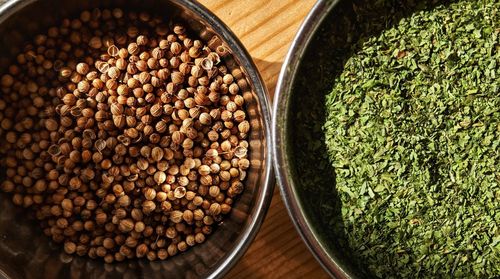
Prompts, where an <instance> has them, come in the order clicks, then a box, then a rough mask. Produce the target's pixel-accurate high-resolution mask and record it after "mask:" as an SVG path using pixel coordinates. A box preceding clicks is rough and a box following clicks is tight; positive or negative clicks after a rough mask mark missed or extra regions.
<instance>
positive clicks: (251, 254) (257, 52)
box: [200, 0, 328, 279]
mask: <svg viewBox="0 0 500 279" xmlns="http://www.w3.org/2000/svg"><path fill="white" fill-rule="evenodd" d="M200 2H201V3H202V4H203V5H205V6H206V7H207V8H209V9H210V10H211V11H212V12H214V13H215V14H216V15H217V16H218V17H219V18H220V19H222V21H224V22H225V23H226V24H227V25H228V26H229V28H231V30H232V31H233V32H234V33H235V34H236V35H237V36H238V37H239V38H240V40H241V41H242V42H243V44H244V45H245V47H246V48H247V50H248V51H249V52H250V54H251V56H252V58H253V60H254V62H255V63H256V64H257V67H258V68H259V71H260V73H261V75H262V78H263V79H264V81H265V83H266V85H267V88H268V90H269V93H270V95H271V97H272V96H273V93H274V89H275V85H276V81H277V78H278V74H279V71H280V69H281V65H282V63H283V60H284V58H285V55H286V53H287V51H288V48H289V47H290V43H291V42H292V40H293V38H294V37H295V34H296V33H297V30H298V28H299V26H300V24H301V22H302V21H303V19H304V18H305V16H306V15H307V13H308V12H309V11H310V9H311V8H312V6H313V5H314V0H224V1H221V0H200ZM226 278H315V279H316V278H328V276H327V274H326V273H325V272H324V271H323V269H322V268H321V266H320V265H319V264H318V263H317V262H316V260H315V259H314V257H313V256H312V254H311V253H310V252H309V250H308V249H307V247H306V246H305V244H304V243H303V242H302V240H301V239H300V237H299V235H298V234H297V232H296V231H295V228H294V226H293V224H292V222H291V220H290V218H289V216H288V214H287V212H286V209H285V206H284V204H283V202H282V200H281V197H280V195H279V191H278V188H277V187H276V189H275V191H274V196H273V200H272V202H271V206H270V208H269V211H268V213H267V216H266V219H265V221H264V224H263V226H262V227H261V230H260V232H259V234H258V235H257V237H256V239H255V241H254V242H253V243H252V245H251V246H250V248H249V249H248V251H247V252H246V254H245V255H244V256H243V258H242V259H241V260H240V262H239V263H237V265H236V266H235V267H234V268H233V269H232V270H231V272H230V273H229V274H228V275H227V277H226Z"/></svg>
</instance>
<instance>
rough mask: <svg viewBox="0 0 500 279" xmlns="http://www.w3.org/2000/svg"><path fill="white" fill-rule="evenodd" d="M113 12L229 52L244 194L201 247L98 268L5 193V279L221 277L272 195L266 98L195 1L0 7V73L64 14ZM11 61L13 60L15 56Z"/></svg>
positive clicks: (233, 46)
mask: <svg viewBox="0 0 500 279" xmlns="http://www.w3.org/2000/svg"><path fill="white" fill-rule="evenodd" d="M97 7H100V8H106V7H110V8H115V7H119V8H122V9H124V10H125V11H130V10H134V11H148V12H151V13H152V14H155V15H160V16H162V17H163V18H165V21H166V22H169V21H172V22H183V23H185V24H187V25H188V26H189V27H190V28H191V31H192V34H191V35H192V36H195V37H199V38H201V39H203V40H204V41H210V40H212V39H213V40H216V41H218V42H219V43H220V44H224V45H225V46H226V47H227V48H228V49H229V50H230V55H229V56H228V57H226V58H225V60H224V61H225V62H226V64H227V65H228V68H230V69H234V68H235V67H240V68H241V69H242V71H243V73H244V77H243V79H244V80H245V81H246V86H244V87H241V88H242V89H243V92H244V93H243V97H244V98H245V101H246V103H247V112H248V115H249V118H250V121H249V122H250V125H251V132H250V135H249V144H250V152H249V159H250V161H251V168H250V169H249V171H248V172H247V178H246V181H245V190H244V192H243V193H242V195H241V196H240V197H239V198H238V200H237V201H235V204H234V207H233V210H232V212H231V214H230V215H229V216H227V218H225V219H224V220H223V222H222V223H221V224H220V225H219V226H218V227H217V228H216V229H215V230H214V233H213V234H212V235H210V236H209V237H208V238H207V241H206V242H205V243H203V244H202V245H198V246H195V247H194V248H191V249H189V250H188V251H187V252H185V253H182V254H180V255H177V256H175V257H172V258H169V259H168V260H165V261H156V262H148V261H145V260H144V261H142V260H133V261H126V262H124V263H119V264H118V263H116V264H104V263H103V262H101V261H97V260H90V259H88V258H81V257H71V256H68V255H65V254H64V253H62V249H61V247H60V246H58V245H53V243H51V242H49V240H48V238H47V237H45V236H44V235H43V233H42V232H41V230H40V229H39V228H38V226H37V224H36V222H35V221H34V220H33V218H32V217H31V215H30V214H29V212H25V211H23V210H22V209H19V208H16V207H14V206H13V204H12V203H11V202H10V196H9V195H6V194H0V277H6V278H67V277H70V276H71V278H80V277H82V278H83V277H85V278H97V277H99V278H212V277H220V276H222V275H223V274H224V273H225V272H227V271H228V270H229V269H230V267H231V266H232V265H233V264H234V262H235V261H236V260H237V259H238V258H239V257H240V256H241V255H242V254H243V253H244V251H245V250H246V248H247V247H248V245H249V244H250V242H251V240H252V239H253V237H254V236H255V234H256V231H257V230H258V228H259V227H260V224H261V222H262V220H263V216H264V214H265V211H266V209H267V207H268V205H269V202H270V197H271V193H272V186H273V182H272V178H271V175H272V174H271V168H270V163H269V161H270V156H269V155H268V147H267V142H268V141H269V133H268V130H269V129H268V125H269V124H268V123H269V111H268V108H267V99H266V98H267V95H266V91H265V88H264V86H263V83H262V81H261V78H260V76H259V75H258V73H257V71H256V68H255V66H254V64H253V62H252V61H251V59H250V56H249V55H248V54H247V52H246V51H245V50H244V49H243V48H242V46H241V44H240V43H239V42H238V41H237V39H236V38H235V37H234V35H233V34H232V33H231V32H230V31H229V30H228V29H227V27H226V26H225V25H223V24H222V23H221V22H220V21H218V19H217V18H216V17H215V16H214V15H212V14H211V13H210V12H208V11H207V10H206V9H205V8H204V7H202V6H201V5H200V4H198V3H196V2H194V1H180V0H156V1H140V0H132V1H129V0H127V1H125V0H116V1H111V0H105V1H98V0H91V1H61V0H47V1H36V0H26V1H9V2H8V4H6V5H3V6H1V7H0V34H2V36H3V37H4V39H3V40H2V41H1V42H0V53H2V55H1V57H0V73H2V72H4V71H5V70H6V65H8V63H9V61H11V59H12V57H13V56H12V54H16V53H18V52H19V50H20V49H22V46H23V43H24V42H26V40H29V39H30V38H33V36H34V35H35V34H38V33H39V32H44V31H45V30H46V29H47V28H48V27H50V26H52V25H56V24H57V23H58V22H59V21H60V20H61V19H63V18H64V17H68V16H69V17H78V15H79V13H80V12H81V11H82V10H84V9H93V8H97ZM14 57H15V56H14Z"/></svg>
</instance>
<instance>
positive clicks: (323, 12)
mask: <svg viewBox="0 0 500 279" xmlns="http://www.w3.org/2000/svg"><path fill="white" fill-rule="evenodd" d="M389 2H390V3H389ZM396 2H398V1H396ZM420 2H421V1H420ZM420 2H419V1H408V5H406V4H405V5H401V7H400V8H394V2H392V1H373V0H345V1H341V0H318V2H317V3H316V5H315V6H314V7H313V9H312V11H311V12H310V13H309V15H308V16H307V18H306V20H305V21H304V23H303V24H302V26H301V28H300V31H299V33H298V35H297V36H296V38H295V39H294V41H293V44H292V47H291V49H290V51H289V52H288V55H287V57H286V60H285V63H284V65H283V68H282V70H281V73H280V76H279V80H278V85H277V87H276V93H275V95H274V98H275V99H274V108H273V123H272V125H273V157H274V158H273V159H274V165H275V170H276V172H277V178H278V182H279V185H280V190H281V194H282V196H283V200H284V202H285V205H286V207H287V210H288V213H289V215H290V216H291V218H292V220H293V222H294V224H295V227H296V228H297V230H298V231H299V233H300V235H301V236H302V238H303V240H304V241H305V242H306V244H307V246H308V247H309V249H310V250H311V251H312V253H313V254H314V255H315V257H316V259H317V260H318V261H319V262H320V263H321V265H322V266H323V267H324V269H325V270H326V271H327V272H328V273H329V274H330V275H331V276H335V277H337V278H372V277H375V276H374V274H371V273H370V271H369V270H366V265H364V263H363V258H361V257H360V256H358V255H359V253H357V252H356V251H353V250H352V249H351V248H350V247H349V244H348V237H347V235H346V232H345V230H344V224H343V220H342V214H341V210H342V204H341V201H340V198H339V195H338V193H337V192H336V187H335V181H336V180H335V169H334V168H333V167H332V166H331V163H330V162H329V160H328V158H327V157H328V156H327V155H326V154H327V152H328V149H327V147H326V145H325V139H324V135H323V133H322V132H321V127H322V126H323V124H324V123H325V121H326V119H325V118H326V111H325V97H326V95H327V94H328V93H329V92H331V90H332V88H333V86H334V84H333V82H334V80H335V77H338V76H339V75H340V74H341V73H342V71H343V67H344V64H345V63H346V61H347V60H348V59H349V58H350V57H351V56H352V54H353V53H355V52H356V51H357V50H359V49H360V48H361V47H362V44H363V42H365V41H366V40H367V39H368V38H370V37H373V36H374V37H378V36H380V34H381V32H383V31H384V30H385V29H387V28H389V27H390V26H391V25H393V24H396V23H397V22H399V21H400V19H401V18H403V17H406V16H408V15H411V14H413V13H415V12H418V11H419V10H422V9H426V8H429V7H426V6H425V5H420ZM405 3H406V2H405ZM437 3H442V2H441V1H433V3H432V5H437ZM379 264H380V265H383V264H385V263H383V262H380V263H379Z"/></svg>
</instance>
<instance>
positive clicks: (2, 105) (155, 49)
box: [0, 9, 249, 263]
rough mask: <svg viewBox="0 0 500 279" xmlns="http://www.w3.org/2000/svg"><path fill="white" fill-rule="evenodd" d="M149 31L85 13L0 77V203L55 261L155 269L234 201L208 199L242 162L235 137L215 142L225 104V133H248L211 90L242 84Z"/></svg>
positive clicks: (220, 192)
mask: <svg viewBox="0 0 500 279" xmlns="http://www.w3.org/2000/svg"><path fill="white" fill-rule="evenodd" d="M84 18H85V19H86V20H83V19H84ZM124 19H126V20H124ZM97 26H114V27H116V28H111V29H112V30H115V29H116V30H125V31H126V34H116V33H114V31H109V30H107V29H105V30H96V27H97ZM162 26H163V25H162V24H161V23H160V22H159V21H158V20H156V19H155V20H152V18H151V16H150V15H148V14H147V13H140V15H139V16H137V14H136V13H130V14H126V13H123V11H121V10H120V9H114V10H106V9H105V10H95V11H94V12H90V11H84V12H83V13H82V14H81V16H80V19H72V20H69V19H65V20H63V21H62V23H61V24H60V26H59V28H57V27H54V28H51V29H50V31H49V33H51V34H52V35H53V36H50V34H49V36H45V35H41V36H36V37H35V42H34V43H32V44H28V45H27V46H25V47H24V48H21V49H24V52H22V53H20V54H19V55H18V57H19V59H18V61H19V63H17V64H16V65H14V66H13V67H9V71H8V72H7V73H5V74H3V75H1V76H0V90H1V91H2V95H1V97H0V115H1V116H2V120H1V123H0V128H1V129H0V137H1V141H0V143H1V144H0V155H1V156H0V157H1V158H2V159H3V160H2V161H1V166H2V168H4V169H6V177H5V180H4V181H3V182H2V184H1V189H2V190H3V191H5V192H8V193H12V200H13V202H14V203H15V204H16V205H20V206H24V207H28V208H31V209H32V210H33V211H34V212H35V213H36V214H35V215H36V217H37V218H38V219H39V221H40V224H41V226H42V228H43V229H44V232H45V233H46V234H47V236H49V237H51V238H52V240H54V241H55V242H60V243H64V251H65V252H66V253H68V254H74V253H76V254H77V255H88V256H89V257H91V258H98V257H99V258H103V259H104V261H105V262H107V263H110V262H113V261H123V260H125V259H126V258H133V257H138V258H142V257H145V258H147V259H149V260H156V259H166V258H168V257H169V256H173V255H175V254H177V253H178V252H179V251H181V252H182V251H185V250H187V249H188V248H189V247H191V246H194V245H196V244H197V243H202V242H203V241H204V240H205V237H206V235H207V234H210V233H211V232H212V230H213V229H212V227H213V226H216V225H217V224H218V222H221V221H222V220H223V215H226V214H228V213H229V212H230V209H231V207H232V204H231V202H225V200H226V199H227V197H229V196H231V197H233V196H234V194H235V193H236V192H238V193H241V191H242V190H243V188H242V186H241V187H239V188H238V189H239V190H238V191H236V192H235V191H234V189H233V190H231V191H230V188H228V187H223V186H219V184H221V183H222V181H225V183H233V184H234V183H236V182H241V181H240V180H243V178H241V177H240V176H237V175H234V176H232V177H227V175H226V177H225V179H222V176H221V175H222V174H221V173H220V172H219V171H218V170H219V169H220V166H219V165H220V164H224V165H228V164H229V165H231V164H233V165H234V171H233V172H237V173H239V171H241V172H243V171H244V169H245V168H247V167H248V165H249V160H248V159H246V158H247V154H246V153H244V155H243V153H241V152H238V154H239V156H236V155H235V150H236V147H237V146H238V145H240V144H243V145H245V143H246V145H247V146H248V143H247V141H246V138H247V134H246V133H243V132H241V131H240V130H241V129H240V130H238V129H232V130H224V131H223V130H222V129H221V128H220V127H221V126H220V125H221V122H220V121H219V117H218V115H220V113H224V112H226V111H227V110H228V109H227V108H226V107H227V106H228V103H230V105H229V108H230V109H231V111H232V112H235V111H237V112H238V113H237V116H238V117H237V119H227V120H225V125H226V126H228V125H229V126H231V127H236V126H237V125H238V124H237V123H239V124H242V123H244V119H247V116H246V111H245V104H244V102H239V101H238V98H239V97H241V98H242V94H243V91H242V90H240V89H239V88H236V87H234V86H233V90H232V91H231V92H229V91H227V90H226V91H224V90H222V89H221V88H220V86H219V84H220V83H222V80H223V79H226V80H231V83H232V84H235V83H236V82H238V81H239V80H240V79H243V78H244V77H243V76H239V77H234V76H232V75H230V74H222V73H227V69H226V66H225V65H224V61H222V60H220V59H219V58H218V55H217V54H215V53H214V52H213V51H214V49H211V48H209V47H207V46H205V45H204V43H203V42H202V41H200V40H197V39H195V38H192V39H191V38H188V34H187V33H186V32H187V31H188V30H187V29H186V28H185V27H184V26H182V25H178V24H176V25H174V26H173V29H172V31H171V32H170V33H169V32H167V30H166V29H165V28H164V27H162ZM67 30H71V33H70V34H68V32H67ZM54 34H55V35H54ZM88 34H93V35H94V36H93V37H91V38H88V40H89V41H88V46H82V44H81V41H82V38H83V36H87V35H88ZM97 34H98V35H97ZM80 37H82V38H80ZM37 38H38V39H37ZM40 38H45V39H44V40H40ZM58 47H61V48H58ZM82 48H83V49H82ZM34 57H36V61H35V60H34ZM209 57H210V59H214V57H215V58H217V59H216V60H217V62H216V63H214V62H212V60H207V59H209ZM198 59H199V60H198ZM38 60H40V61H38ZM201 61H205V62H204V63H203V65H202V66H200V63H201ZM45 64H51V65H54V67H39V66H38V65H45ZM55 65H57V67H55ZM209 72H210V73H211V74H209ZM209 94H211V96H212V97H210V98H209V97H208V96H209ZM223 97H224V98H223ZM241 100H243V99H241ZM6 104H10V105H9V106H7V105H6ZM212 111H217V112H219V114H216V113H212ZM226 114H227V112H226ZM233 121H234V122H237V123H234V124H233ZM16 123H17V124H16ZM247 124H248V123H247ZM243 128H244V129H243V130H244V131H246V132H248V129H249V127H243ZM227 131H228V132H227ZM223 132H224V133H228V134H227V135H225V136H222V135H221V133H223ZM227 139H231V141H229V140H227ZM223 141H226V142H227V143H226V144H225V150H224V151H223V150H222V149H221V148H220V146H221V143H222V142H223ZM233 144H234V146H233ZM240 161H241V163H240ZM238 185H239V184H238ZM241 185H243V184H241ZM209 188H210V189H211V190H210V191H209ZM208 217H209V218H208Z"/></svg>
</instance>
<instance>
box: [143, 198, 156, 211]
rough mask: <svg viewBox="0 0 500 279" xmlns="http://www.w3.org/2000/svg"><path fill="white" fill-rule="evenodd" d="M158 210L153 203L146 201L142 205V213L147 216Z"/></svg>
mask: <svg viewBox="0 0 500 279" xmlns="http://www.w3.org/2000/svg"><path fill="white" fill-rule="evenodd" d="M155 209H156V204H155V203H154V202H153V201H145V202H143V203H142V211H143V212H144V213H145V214H150V213H151V212H153V211H154V210H155Z"/></svg>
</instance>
